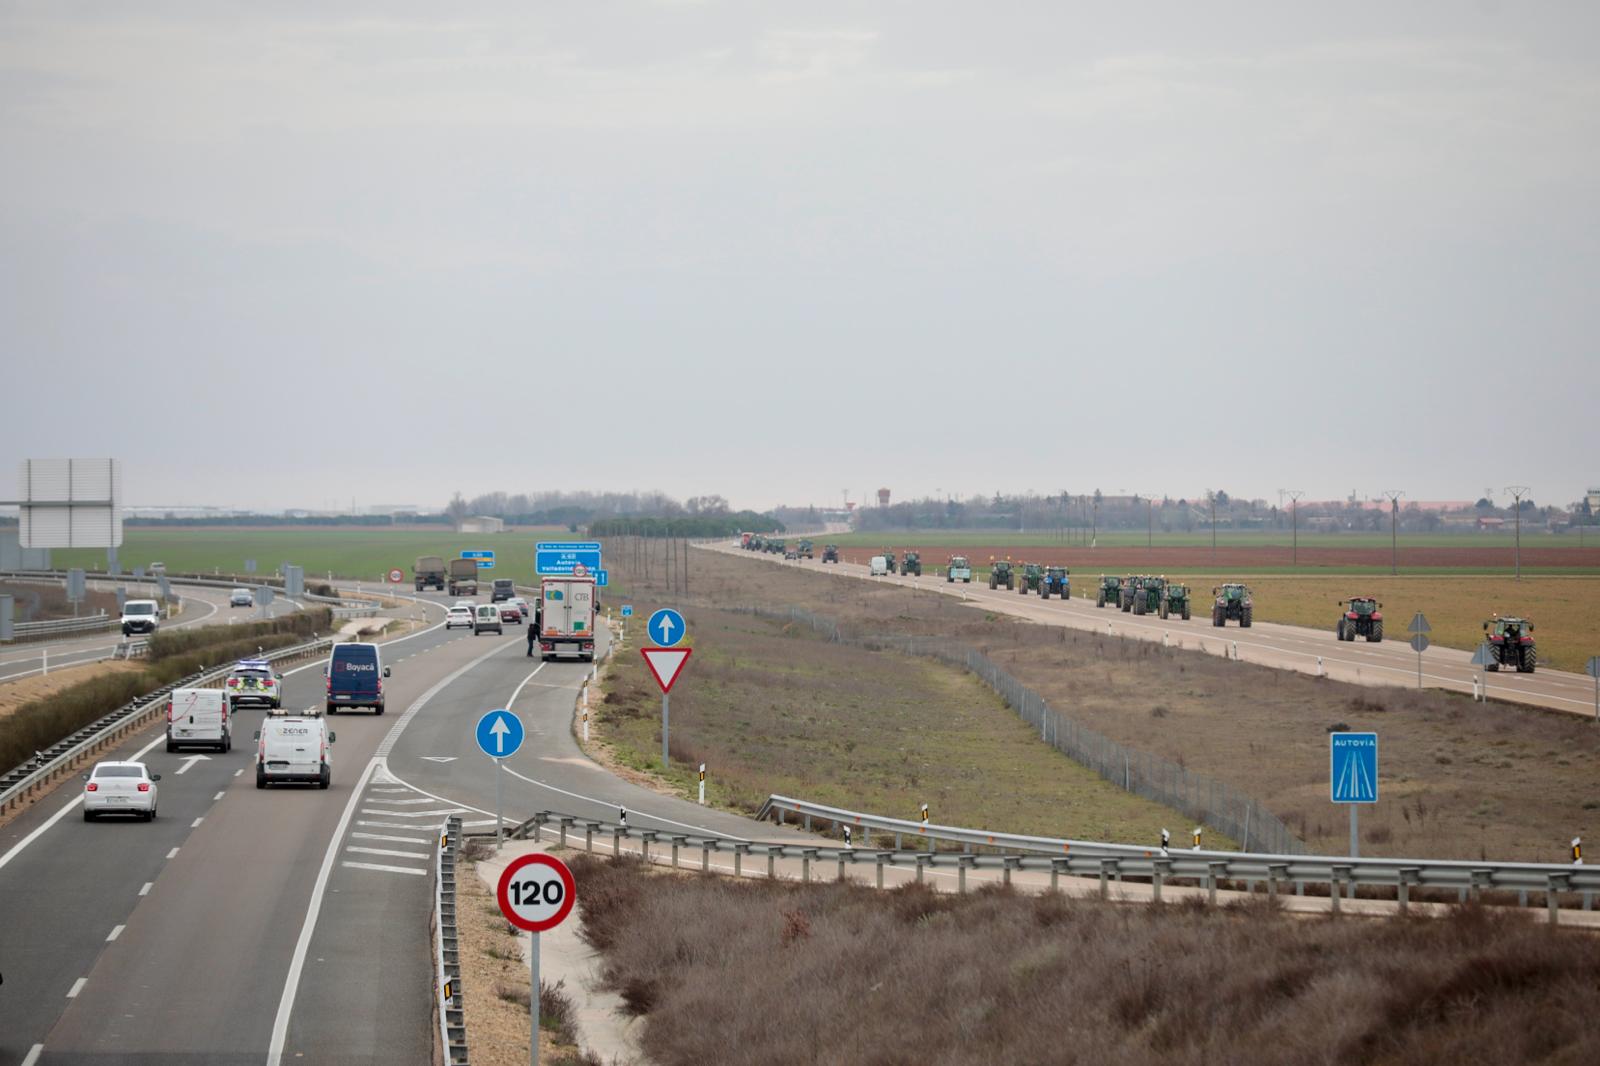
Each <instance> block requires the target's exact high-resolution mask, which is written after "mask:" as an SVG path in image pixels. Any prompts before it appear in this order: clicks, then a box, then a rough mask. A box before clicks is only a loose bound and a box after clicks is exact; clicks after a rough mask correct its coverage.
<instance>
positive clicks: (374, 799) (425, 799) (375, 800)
mask: <svg viewBox="0 0 1600 1066" xmlns="http://www.w3.org/2000/svg"><path fill="white" fill-rule="evenodd" d="M395 791H398V792H405V793H408V794H409V793H410V792H411V790H410V789H409V788H405V789H396V790H395ZM367 802H368V803H392V804H395V805H397V806H398V805H401V804H404V805H407V806H410V805H412V804H416V803H436V802H438V801H437V800H431V799H429V798H428V797H427V796H419V797H418V798H416V799H404V800H399V799H396V800H392V799H384V798H383V797H382V796H368V797H367Z"/></svg>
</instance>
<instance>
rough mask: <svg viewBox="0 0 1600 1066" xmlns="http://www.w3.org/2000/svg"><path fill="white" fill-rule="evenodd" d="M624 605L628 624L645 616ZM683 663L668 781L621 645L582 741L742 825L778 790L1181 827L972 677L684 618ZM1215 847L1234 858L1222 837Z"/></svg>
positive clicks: (1011, 817) (1153, 829)
mask: <svg viewBox="0 0 1600 1066" xmlns="http://www.w3.org/2000/svg"><path fill="white" fill-rule="evenodd" d="M653 606H654V605H652V604H650V603H649V602H648V601H640V602H639V603H636V604H635V607H636V609H637V610H638V611H639V612H640V614H641V615H643V614H644V613H646V612H647V611H649V610H651V609H653ZM689 618H690V627H691V628H690V632H691V634H692V647H693V648H694V657H693V658H692V659H691V660H690V662H689V665H688V666H687V667H686V668H685V669H686V670H687V671H688V674H686V675H685V683H684V684H682V685H680V686H679V687H676V688H674V689H673V699H672V758H673V765H672V767H671V771H670V772H669V773H668V774H666V775H661V774H660V771H661V726H660V710H661V697H660V692H659V690H658V689H657V687H656V685H655V683H654V681H653V680H652V679H651V678H650V677H649V676H648V674H647V673H646V670H645V667H644V664H643V661H642V658H641V657H640V656H639V655H638V654H637V653H635V652H634V651H633V650H632V649H631V648H627V649H623V650H622V652H621V654H620V655H619V656H618V658H617V659H616V660H615V663H614V665H613V667H612V668H611V669H610V670H609V671H608V673H607V681H606V695H605V697H604V700H603V702H602V703H601V705H600V707H599V710H598V712H597V714H596V720H595V722H594V730H595V737H596V739H597V740H599V741H600V742H601V743H603V744H607V745H609V746H610V747H611V749H612V755H613V756H614V757H615V758H616V759H618V760H619V761H621V762H622V763H623V764H624V765H626V766H628V767H630V768H632V769H635V770H641V771H647V772H651V773H654V774H656V775H657V776H658V777H660V776H664V779H665V780H666V781H668V782H670V783H671V784H672V786H673V787H674V789H675V790H676V791H678V792H679V793H680V794H681V795H684V796H686V797H690V798H692V797H693V796H694V793H695V780H696V779H695V773H694V771H695V768H696V767H697V766H698V765H699V764H700V763H705V764H706V765H707V766H708V767H709V771H708V776H709V784H708V788H707V797H708V799H709V800H710V801H711V802H713V803H716V804H719V805H722V806H726V807H729V808H732V809H734V810H738V811H740V812H743V813H746V814H749V813H753V812H754V811H755V810H756V809H757V808H758V807H760V806H761V804H762V802H763V801H765V800H766V798H767V796H768V795H770V794H772V793H774V792H776V793H781V794H784V795H793V796H802V797H804V798H806V799H809V800H813V801H816V802H818V803H826V804H830V805H836V806H841V807H848V808H852V809H856V810H869V811H874V812H879V813H884V814H891V815H894V816H898V817H902V818H909V819H914V818H916V817H917V816H918V810H919V806H920V804H923V803H927V804H929V806H930V809H931V816H932V818H933V819H934V820H935V821H939V822H944V823H946V824H953V825H970V826H984V827H1004V828H1006V829H1007V830H1010V831H1013V832H1020V833H1036V834H1040V835H1046V836H1070V837H1077V838H1084V837H1092V838H1094V839H1105V840H1118V841H1125V842H1130V843H1132V842H1145V843H1148V842H1151V841H1154V840H1157V839H1158V838H1159V836H1160V832H1161V829H1162V828H1163V827H1167V828H1170V829H1173V831H1174V832H1175V833H1176V832H1178V831H1179V829H1182V830H1183V831H1184V832H1187V823H1186V822H1185V821H1184V818H1183V816H1182V815H1180V814H1178V813H1177V812H1175V811H1172V810H1170V809H1168V808H1165V807H1162V806H1160V805H1159V804H1156V803H1153V802H1151V801H1149V800H1145V799H1142V798H1140V797H1138V796H1134V795H1132V794H1130V793H1128V792H1125V791H1123V790H1122V789H1120V788H1118V787H1116V786H1115V785H1112V784H1109V783H1108V782H1106V781H1103V780H1101V778H1100V777H1099V776H1098V775H1096V774H1095V773H1093V772H1092V771H1090V770H1088V769H1086V768H1084V767H1083V766H1081V765H1079V764H1078V763H1076V762H1073V761H1072V760H1070V759H1067V758H1066V757H1065V756H1062V755H1060V754H1059V753H1057V752H1056V751H1054V750H1053V749H1051V748H1047V747H1045V746H1044V745H1042V744H1040V743H1039V742H1038V737H1037V735H1036V734H1035V732H1034V730H1033V729H1032V728H1031V727H1029V726H1028V725H1026V724H1024V723H1023V722H1022V721H1021V719H1019V718H1018V717H1017V716H1016V714H1015V713H1014V712H1013V711H1012V710H1011V709H1010V708H1008V707H1006V706H1005V705H1004V704H1003V703H1001V701H1000V699H999V698H998V697H997V696H996V695H995V694H994V693H993V692H992V691H990V690H989V689H988V687H987V686H985V685H983V684H982V683H981V682H979V680H978V679H977V678H975V677H973V676H972V675H971V674H969V673H967V672H966V671H964V670H957V669H954V668H952V667H948V666H944V665H942V664H939V663H935V662H933V661H932V660H928V659H924V658H920V657H913V656H905V655H896V654H888V653H880V652H872V651H867V650H864V649H860V648H852V647H847V646H844V645H838V644H831V643H827V642H824V641H822V640H820V639H817V638H816V637H814V636H811V635H810V634H809V630H808V631H806V635H804V636H801V635H798V634H789V635H786V634H785V632H784V631H783V629H782V628H781V627H780V626H778V625H777V624H776V623H773V622H768V621H763V620H761V619H758V618H754V617H752V616H750V615H743V614H733V613H729V612H725V611H714V610H704V609H697V610H694V611H692V612H691V614H690V615H689ZM1211 839H1212V842H1213V843H1214V844H1216V845H1218V846H1221V847H1234V846H1236V845H1235V844H1234V843H1233V842H1231V841H1228V840H1226V838H1224V837H1222V836H1221V835H1220V834H1214V835H1213V836H1212V838H1211Z"/></svg>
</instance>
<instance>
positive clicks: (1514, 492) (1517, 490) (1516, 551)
mask: <svg viewBox="0 0 1600 1066" xmlns="http://www.w3.org/2000/svg"><path fill="white" fill-rule="evenodd" d="M1506 491H1507V492H1509V493H1511V498H1512V499H1513V500H1515V501H1516V503H1517V507H1516V510H1517V539H1516V541H1515V542H1514V547H1512V549H1511V558H1512V561H1513V563H1514V565H1515V567H1516V572H1517V577H1516V579H1517V580H1518V581H1521V580H1522V498H1523V497H1524V496H1526V495H1527V494H1528V486H1526V485H1507V486H1506Z"/></svg>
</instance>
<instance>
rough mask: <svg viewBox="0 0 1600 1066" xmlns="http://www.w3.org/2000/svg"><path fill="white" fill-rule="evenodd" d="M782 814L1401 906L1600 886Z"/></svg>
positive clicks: (1506, 866)
mask: <svg viewBox="0 0 1600 1066" xmlns="http://www.w3.org/2000/svg"><path fill="white" fill-rule="evenodd" d="M786 813H787V814H790V815H793V816H795V817H798V818H800V819H801V820H802V822H803V824H804V825H805V827H806V828H807V829H811V827H812V822H813V820H814V819H822V820H825V821H828V822H830V823H833V824H835V825H848V826H852V827H860V828H861V829H863V830H866V831H867V833H868V834H870V832H871V831H873V830H876V831H878V832H881V833H892V834H894V836H895V846H896V849H897V850H898V849H899V846H900V842H901V840H902V839H903V838H904V837H907V836H913V837H915V838H917V839H919V840H927V841H929V842H930V847H931V846H932V842H933V841H944V842H947V843H952V844H961V845H962V846H963V847H965V848H968V849H971V848H974V847H991V848H995V849H997V850H999V851H1002V852H1025V853H1044V854H1051V855H1065V856H1069V857H1072V858H1074V859H1083V860H1086V861H1087V860H1093V861H1095V862H1097V863H1101V864H1106V863H1110V864H1113V866H1112V870H1113V872H1114V873H1117V874H1130V873H1131V874H1132V875H1134V876H1140V877H1144V876H1154V875H1159V876H1163V877H1167V878H1171V877H1185V878H1202V879H1204V878H1210V879H1211V880H1212V882H1213V883H1214V882H1215V881H1216V880H1218V879H1221V880H1235V881H1259V880H1263V879H1266V880H1268V881H1269V882H1286V883H1289V884H1293V885H1295V886H1296V891H1297V892H1303V887H1302V886H1304V885H1306V884H1317V885H1327V886H1328V887H1329V892H1330V894H1331V895H1333V896H1335V897H1337V895H1338V891H1337V889H1338V886H1340V885H1344V886H1347V887H1348V888H1349V889H1350V891H1351V892H1352V893H1353V891H1354V888H1355V886H1358V885H1367V886H1379V887H1385V888H1394V889H1396V890H1397V893H1398V898H1399V900H1400V902H1401V904H1402V906H1403V905H1404V904H1405V902H1406V901H1407V897H1408V896H1409V889H1410V888H1411V887H1414V886H1421V887H1427V888H1442V889H1454V890H1455V891H1456V892H1457V894H1458V898H1460V899H1463V900H1465V899H1466V898H1467V897H1468V896H1469V895H1476V894H1477V893H1479V892H1481V891H1483V890H1485V889H1500V890H1507V891H1514V892H1517V893H1519V894H1525V893H1527V892H1544V893H1547V894H1548V895H1549V896H1550V897H1551V898H1552V899H1553V898H1554V897H1555V896H1556V894H1558V893H1563V892H1573V893H1578V894H1579V895H1580V897H1581V899H1582V906H1583V909H1584V910H1590V909H1592V907H1593V897H1594V894H1595V893H1596V892H1600V867H1590V866H1582V865H1577V864H1573V865H1564V864H1559V863H1531V862H1489V861H1482V862H1473V861H1470V860H1458V859H1406V858H1350V857H1346V856H1330V855H1273V854H1260V853H1250V852H1238V851H1200V850H1186V849H1179V848H1160V847H1141V846H1139V845H1137V844H1106V843H1100V842H1097V841H1088V840H1066V839H1054V838H1049V837H1034V836H1022V835H1019V834H1013V833H995V832H989V831H987V830H981V829H965V828H960V827H956V826H945V825H924V824H923V823H921V822H914V821H909V820H905V819H899V818H884V817H881V816H879V815H874V814H865V813H862V812H860V811H849V810H843V809H841V808H838V807H829V806H826V805H824V804H821V803H811V802H808V801H806V800H798V799H793V798H791V797H788V796H770V797H768V799H767V801H766V802H765V803H763V804H762V805H761V810H760V811H759V812H757V814H756V817H757V818H758V819H762V820H765V819H766V818H768V817H769V816H770V817H775V818H776V819H777V821H778V823H779V824H780V825H781V824H782V823H783V815H784V814H786ZM866 839H869V837H868V836H864V837H863V840H866ZM1052 861H1054V860H1052ZM1524 902H1525V900H1524ZM1551 906H1552V907H1553V906H1554V904H1553V903H1552V904H1551Z"/></svg>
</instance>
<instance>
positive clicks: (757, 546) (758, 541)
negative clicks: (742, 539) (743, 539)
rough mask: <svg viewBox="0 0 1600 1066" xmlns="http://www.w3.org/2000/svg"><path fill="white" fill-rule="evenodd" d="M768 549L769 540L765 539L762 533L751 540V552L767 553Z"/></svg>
mask: <svg viewBox="0 0 1600 1066" xmlns="http://www.w3.org/2000/svg"><path fill="white" fill-rule="evenodd" d="M766 547H767V538H765V537H763V536H762V535H761V534H760V533H757V534H756V535H755V536H753V537H751V538H750V550H751V551H753V552H758V551H765V550H766Z"/></svg>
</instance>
